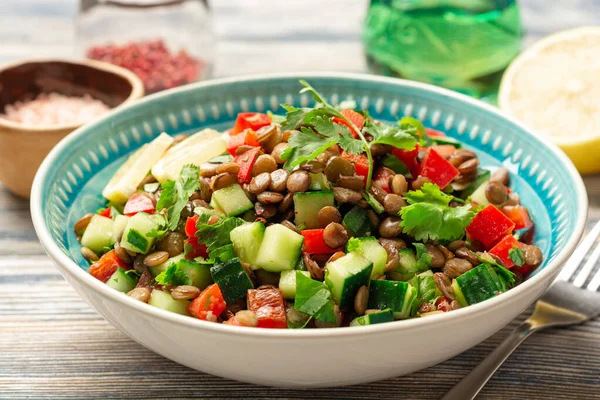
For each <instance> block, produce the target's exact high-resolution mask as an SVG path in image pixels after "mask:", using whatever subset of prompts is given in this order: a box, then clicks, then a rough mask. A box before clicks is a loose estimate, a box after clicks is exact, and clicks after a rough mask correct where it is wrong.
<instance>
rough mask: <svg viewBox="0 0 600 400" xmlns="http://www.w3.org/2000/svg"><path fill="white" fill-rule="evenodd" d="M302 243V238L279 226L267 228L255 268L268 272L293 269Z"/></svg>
mask: <svg viewBox="0 0 600 400" xmlns="http://www.w3.org/2000/svg"><path fill="white" fill-rule="evenodd" d="M303 242H304V236H302V235H300V234H298V233H296V232H294V231H292V230H291V229H289V228H286V227H285V226H283V225H281V224H273V225H270V226H268V227H267V228H266V229H265V234H264V236H263V241H262V243H261V245H260V248H259V249H258V255H257V256H256V267H258V268H262V269H264V270H266V271H269V272H281V271H285V270H288V269H294V267H295V266H296V263H297V262H298V258H299V257H300V251H301V250H302V243H303Z"/></svg>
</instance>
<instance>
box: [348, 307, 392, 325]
mask: <svg viewBox="0 0 600 400" xmlns="http://www.w3.org/2000/svg"><path fill="white" fill-rule="evenodd" d="M393 320H394V316H393V315H392V310H390V309H389V308H386V309H385V310H381V311H379V312H376V313H372V314H366V315H362V316H360V317H357V318H354V319H353V320H352V321H351V322H350V326H362V325H373V324H381V323H384V322H392V321H393Z"/></svg>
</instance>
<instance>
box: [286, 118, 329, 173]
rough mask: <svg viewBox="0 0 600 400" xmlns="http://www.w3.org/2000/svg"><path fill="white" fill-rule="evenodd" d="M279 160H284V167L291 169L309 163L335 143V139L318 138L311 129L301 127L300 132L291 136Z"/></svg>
mask: <svg viewBox="0 0 600 400" xmlns="http://www.w3.org/2000/svg"><path fill="white" fill-rule="evenodd" d="M288 143H289V144H290V147H288V148H287V149H285V151H284V152H283V153H282V154H281V158H282V159H284V160H286V163H285V167H286V168H288V169H290V170H291V169H293V168H294V167H295V166H297V165H300V164H303V163H305V162H309V161H312V160H314V159H315V158H317V156H318V155H319V154H321V153H323V152H325V150H327V149H328V148H329V147H331V146H333V145H334V144H335V143H336V140H335V139H332V138H328V137H325V136H320V135H317V134H316V133H315V131H313V130H312V129H311V128H307V127H302V128H301V129H300V132H296V133H294V134H292V136H291V137H290V138H289V140H288Z"/></svg>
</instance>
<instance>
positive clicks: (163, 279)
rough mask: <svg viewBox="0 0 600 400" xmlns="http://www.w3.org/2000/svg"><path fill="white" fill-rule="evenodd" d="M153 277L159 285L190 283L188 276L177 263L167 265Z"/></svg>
mask: <svg viewBox="0 0 600 400" xmlns="http://www.w3.org/2000/svg"><path fill="white" fill-rule="evenodd" d="M154 279H155V280H156V283H158V284H160V285H167V284H169V283H170V284H172V285H175V286H179V285H191V284H192V280H191V279H190V277H189V276H187V275H186V274H185V273H184V272H183V271H182V270H181V269H180V268H179V265H178V264H177V263H174V264H171V265H169V267H168V268H167V269H166V270H164V271H163V272H161V273H160V274H158V276H157V277H156V278H154Z"/></svg>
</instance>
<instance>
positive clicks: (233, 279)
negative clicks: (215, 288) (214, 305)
mask: <svg viewBox="0 0 600 400" xmlns="http://www.w3.org/2000/svg"><path fill="white" fill-rule="evenodd" d="M210 274H211V275H212V278H213V280H214V281H215V283H216V284H217V285H219V288H220V289H221V292H222V293H223V299H224V300H225V302H226V303H230V302H233V301H236V300H238V299H241V298H242V297H245V296H246V294H247V293H248V289H254V285H253V284H252V281H251V280H250V277H249V276H248V273H246V270H244V267H242V264H241V263H240V259H239V258H237V257H236V258H232V259H231V260H229V261H227V262H224V263H219V264H215V266H214V267H212V268H211V269H210Z"/></svg>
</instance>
